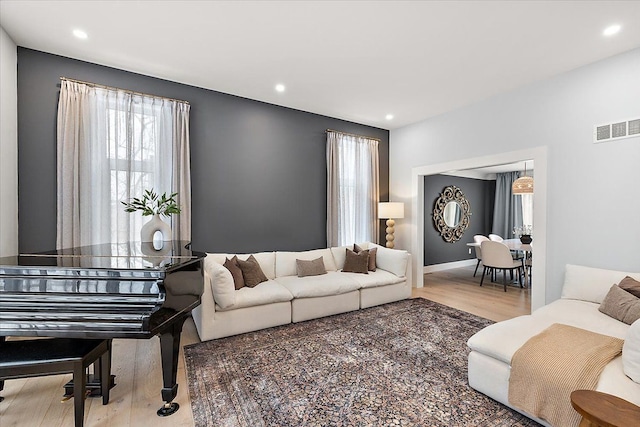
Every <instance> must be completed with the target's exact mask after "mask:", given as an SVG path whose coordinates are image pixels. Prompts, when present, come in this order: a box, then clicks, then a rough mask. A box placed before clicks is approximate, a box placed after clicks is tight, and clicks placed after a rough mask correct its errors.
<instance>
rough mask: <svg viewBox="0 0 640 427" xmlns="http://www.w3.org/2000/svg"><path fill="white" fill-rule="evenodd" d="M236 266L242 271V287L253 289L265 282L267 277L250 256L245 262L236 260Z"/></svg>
mask: <svg viewBox="0 0 640 427" xmlns="http://www.w3.org/2000/svg"><path fill="white" fill-rule="evenodd" d="M238 266H239V267H240V270H242V278H243V279H244V285H245V286H247V287H249V288H253V287H254V286H256V285H257V284H258V283H262V282H266V281H267V280H269V279H267V276H265V275H264V272H263V271H262V268H260V264H258V261H257V260H256V259H255V257H254V256H253V255H250V256H249V258H247V260H246V261H242V260H241V259H239V260H238Z"/></svg>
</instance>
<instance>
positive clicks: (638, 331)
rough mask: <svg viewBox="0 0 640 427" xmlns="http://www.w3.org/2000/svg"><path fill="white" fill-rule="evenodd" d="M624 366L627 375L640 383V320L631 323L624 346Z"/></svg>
mask: <svg viewBox="0 0 640 427" xmlns="http://www.w3.org/2000/svg"><path fill="white" fill-rule="evenodd" d="M622 366H623V369H624V373H625V375H626V376H628V377H629V378H631V379H632V380H633V381H635V382H637V383H640V320H636V321H635V322H633V323H632V324H631V327H630V328H629V330H628V331H627V336H626V337H625V339H624V345H623V346H622Z"/></svg>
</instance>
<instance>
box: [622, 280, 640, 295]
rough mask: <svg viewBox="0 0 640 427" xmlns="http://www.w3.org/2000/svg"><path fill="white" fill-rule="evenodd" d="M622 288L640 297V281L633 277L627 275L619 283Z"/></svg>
mask: <svg viewBox="0 0 640 427" xmlns="http://www.w3.org/2000/svg"><path fill="white" fill-rule="evenodd" d="M618 286H620V288H621V289H624V290H625V291H627V292H629V293H630V294H633V295H635V296H637V297H638V298H640V282H638V281H637V280H636V279H634V278H633V277H630V276H627V277H625V278H624V279H622V280H621V281H620V283H618Z"/></svg>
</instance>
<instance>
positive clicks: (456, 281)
mask: <svg viewBox="0 0 640 427" xmlns="http://www.w3.org/2000/svg"><path fill="white" fill-rule="evenodd" d="M474 269H475V265H474V266H469V267H461V268H454V269H450V270H444V271H437V272H433V273H426V274H425V275H424V287H422V288H413V290H412V297H414V298H426V299H429V300H431V301H435V302H438V303H440V304H444V305H447V306H449V307H453V308H457V309H458V310H462V311H466V312H468V313H472V314H475V315H476V316H480V317H484V318H486V319H490V320H493V321H496V322H499V321H502V320H507V319H511V318H513V317H517V316H522V315H525V314H531V289H527V288H520V287H519V286H518V285H517V284H515V283H513V282H511V283H510V285H509V286H507V292H504V289H503V286H502V273H499V275H498V280H497V281H496V282H491V280H488V279H489V278H488V277H485V280H484V283H483V285H482V286H480V278H481V277H482V266H480V268H479V269H478V273H477V274H476V277H473V271H474Z"/></svg>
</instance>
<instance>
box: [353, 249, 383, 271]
mask: <svg viewBox="0 0 640 427" xmlns="http://www.w3.org/2000/svg"><path fill="white" fill-rule="evenodd" d="M362 250H363V249H362V248H361V247H360V246H358V245H357V244H355V243H354V244H353V252H355V253H357V254H358V253H360V252H362ZM367 250H368V251H369V271H376V254H377V253H378V248H371V249H367Z"/></svg>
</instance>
